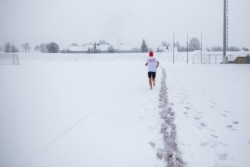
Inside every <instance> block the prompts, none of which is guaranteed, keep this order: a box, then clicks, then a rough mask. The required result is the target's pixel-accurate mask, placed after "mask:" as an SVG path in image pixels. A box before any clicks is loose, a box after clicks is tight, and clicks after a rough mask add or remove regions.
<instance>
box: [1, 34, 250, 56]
mask: <svg viewBox="0 0 250 167" xmlns="http://www.w3.org/2000/svg"><path fill="white" fill-rule="evenodd" d="M103 41H104V40H101V41H100V42H102V43H103ZM104 42H105V43H107V42H106V41H104ZM102 43H101V44H102ZM73 45H77V44H76V43H74V44H73ZM160 45H161V47H164V48H165V50H169V49H170V45H172V47H173V46H174V47H175V48H177V50H178V52H187V51H189V52H191V51H195V50H200V49H201V42H200V41H199V39H198V38H196V37H194V38H191V39H190V41H189V42H188V43H187V44H186V46H181V45H180V43H179V42H178V41H177V42H174V43H173V44H172V43H171V44H170V43H168V42H165V41H162V43H161V44H160ZM96 46H97V44H96V43H95V44H94V48H93V49H94V51H95V50H96V51H97V49H96ZM21 47H22V49H23V52H26V53H28V52H30V50H31V46H30V45H29V43H24V44H22V45H21ZM34 50H35V51H37V52H41V53H58V52H67V51H65V50H64V51H60V49H59V45H58V44H57V43H55V42H50V43H47V44H46V43H42V44H40V45H36V46H35V47H34ZM149 50H152V49H151V48H149V47H148V45H147V43H146V41H145V39H143V40H142V44H141V47H140V49H138V50H136V51H137V52H148V51H149ZM206 50H207V51H223V48H222V47H221V46H213V47H211V48H206ZM240 50H244V51H249V49H248V48H246V47H243V48H241V49H240V48H238V47H235V46H231V47H229V48H227V51H240ZM1 51H3V52H5V53H15V52H19V50H18V49H17V47H16V46H15V45H14V44H12V43H10V42H6V43H5V44H4V46H3V47H0V52H1ZM156 51H158V52H160V51H161V50H160V48H159V47H158V48H157V50H156ZM108 52H109V53H114V52H115V49H114V48H113V46H110V48H109V49H108ZM89 53H91V52H89ZM94 53H97V52H94Z"/></svg>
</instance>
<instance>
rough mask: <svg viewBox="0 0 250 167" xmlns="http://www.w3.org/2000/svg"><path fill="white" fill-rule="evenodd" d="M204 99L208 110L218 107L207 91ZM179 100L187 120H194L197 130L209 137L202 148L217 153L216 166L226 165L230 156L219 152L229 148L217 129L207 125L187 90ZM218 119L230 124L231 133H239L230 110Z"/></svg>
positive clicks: (180, 95) (236, 122) (202, 143)
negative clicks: (221, 139)
mask: <svg viewBox="0 0 250 167" xmlns="http://www.w3.org/2000/svg"><path fill="white" fill-rule="evenodd" d="M202 97H203V98H204V99H205V100H206V101H207V108H208V110H213V109H214V108H215V107H216V103H215V102H214V100H213V98H212V97H209V96H208V95H207V94H206V92H205V91H202ZM178 99H179V102H178V103H179V104H182V105H183V107H184V112H183V114H184V115H185V117H186V118H187V119H193V122H194V125H195V127H196V128H197V129H200V130H203V132H204V133H205V134H204V135H205V136H207V137H206V139H207V141H202V142H201V143H200V146H201V147H211V148H212V149H213V150H214V151H215V153H216V155H217V158H218V162H215V166H224V165H225V164H223V163H224V162H225V163H226V160H228V159H229V157H230V155H228V153H225V152H220V151H219V150H225V149H224V148H226V147H227V144H226V143H224V142H223V141H220V135H219V134H218V133H217V132H216V129H213V128H211V127H209V125H208V124H207V123H206V120H205V118H204V112H203V111H200V110H199V109H197V108H195V107H194V106H193V104H192V102H191V99H190V97H189V92H188V91H187V90H185V88H182V89H181V93H180V94H179V96H178ZM218 117H221V118H220V119H226V121H225V122H228V124H226V125H225V129H227V130H230V131H237V125H238V124H239V121H237V120H231V119H230V111H229V110H225V111H222V112H221V113H220V114H219V115H218ZM249 144H250V140H249ZM221 148H223V149H221Z"/></svg>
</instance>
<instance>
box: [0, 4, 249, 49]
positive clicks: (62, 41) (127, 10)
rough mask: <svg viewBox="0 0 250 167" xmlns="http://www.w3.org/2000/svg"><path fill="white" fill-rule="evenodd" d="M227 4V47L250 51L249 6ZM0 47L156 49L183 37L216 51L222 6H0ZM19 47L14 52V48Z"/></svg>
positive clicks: (219, 39) (219, 33)
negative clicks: (101, 42)
mask: <svg viewBox="0 0 250 167" xmlns="http://www.w3.org/2000/svg"><path fill="white" fill-rule="evenodd" d="M228 1H229V46H232V45H233V46H246V47H249V48H250V33H249V31H250V22H249V20H250V18H249V16H250V0H228ZM0 23H1V26H0V46H2V45H3V44H4V43H5V42H7V41H9V42H13V43H14V44H15V45H17V46H18V45H20V44H22V43H25V42H29V43H30V45H31V46H32V47H34V46H35V45H38V44H41V43H48V42H52V41H53V42H56V43H58V44H59V45H60V48H61V49H62V48H64V47H66V46H67V45H69V44H72V43H73V42H76V43H78V44H85V43H89V42H95V41H96V42H97V41H99V40H106V41H108V42H110V43H111V44H116V43H121V42H122V43H126V44H131V45H134V46H137V47H140V45H141V43H142V39H145V40H146V43H147V44H148V46H149V47H152V48H154V49H156V47H157V46H158V45H159V44H160V43H161V41H167V42H172V40H173V39H172V38H173V31H174V32H175V39H176V40H178V41H179V42H180V44H181V45H183V46H184V45H185V42H186V36H187V31H188V32H189V37H190V38H192V37H197V38H200V36H201V35H200V34H201V31H202V34H203V46H204V47H207V46H208V47H211V46H222V37H223V36H222V32H223V0H0ZM18 47H19V46H18Z"/></svg>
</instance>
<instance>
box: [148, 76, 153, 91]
mask: <svg viewBox="0 0 250 167" xmlns="http://www.w3.org/2000/svg"><path fill="white" fill-rule="evenodd" d="M149 86H150V89H153V86H152V79H151V78H149Z"/></svg>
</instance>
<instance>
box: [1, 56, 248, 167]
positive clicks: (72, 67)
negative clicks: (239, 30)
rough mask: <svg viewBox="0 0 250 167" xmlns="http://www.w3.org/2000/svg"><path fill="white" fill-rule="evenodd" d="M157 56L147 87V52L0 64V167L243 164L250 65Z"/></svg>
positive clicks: (242, 166)
mask: <svg viewBox="0 0 250 167" xmlns="http://www.w3.org/2000/svg"><path fill="white" fill-rule="evenodd" d="M156 56H157V58H158V59H159V60H160V63H161V67H160V68H159V69H158V73H157V82H156V87H155V88H154V89H153V90H150V89H149V85H148V79H147V74H146V73H147V69H146V67H145V66H144V63H145V59H146V58H147V54H108V55H105V54H100V55H93V54H90V55H88V54H83V55H80V54H77V55H69V54H51V55H50V54H28V55H25V54H20V55H19V58H20V63H21V65H17V66H9V65H2V66H0V80H1V82H0V135H1V138H0V167H44V166H46V167H69V166H74V167H78V166H79V167H80V166H88V167H99V166H109V167H135V166H144V167H147V166H148V167H164V166H187V167H201V166H202V167H248V166H249V165H250V158H249V155H250V126H249V119H250V113H249V103H248V102H249V96H250V89H249V86H250V75H249V71H250V65H233V64H230V65H221V64H210V65H208V64H205V65H204V64H203V65H201V64H186V63H185V62H186V55H185V54H183V55H181V54H179V55H178V54H177V55H176V60H175V64H172V55H171V54H169V55H166V54H156ZM189 56H190V58H189V59H190V61H191V60H192V57H191V56H192V55H191V54H190V55H189Z"/></svg>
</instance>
